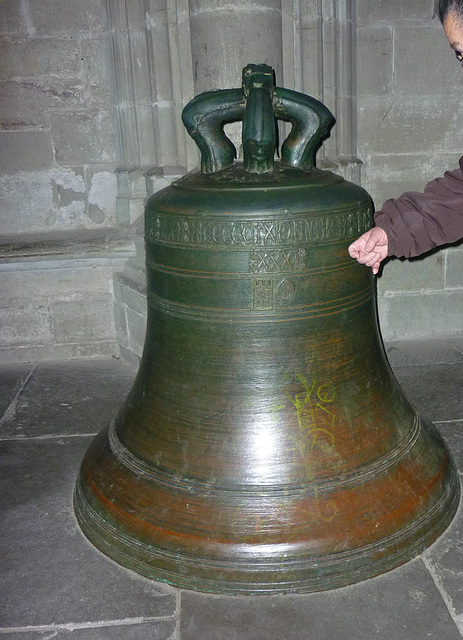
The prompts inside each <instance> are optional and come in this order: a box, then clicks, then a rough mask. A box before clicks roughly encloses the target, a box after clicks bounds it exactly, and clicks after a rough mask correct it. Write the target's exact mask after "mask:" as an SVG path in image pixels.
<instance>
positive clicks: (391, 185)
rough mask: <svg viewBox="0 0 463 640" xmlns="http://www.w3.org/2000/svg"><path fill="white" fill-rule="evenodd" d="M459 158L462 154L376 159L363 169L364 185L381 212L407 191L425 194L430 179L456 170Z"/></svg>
mask: <svg viewBox="0 0 463 640" xmlns="http://www.w3.org/2000/svg"><path fill="white" fill-rule="evenodd" d="M459 157H460V153H457V154H434V155H421V154H417V155H412V154H404V155H400V154H389V155H384V156H373V157H370V158H368V159H366V162H365V164H364V166H363V167H362V184H363V186H364V187H365V189H366V190H367V191H368V192H369V193H370V195H371V196H372V198H373V200H374V202H375V206H376V209H379V208H380V207H381V205H382V204H383V202H384V201H385V200H387V199H388V198H396V197H398V196H399V195H400V194H402V193H403V192H404V191H422V190H423V189H424V187H425V185H426V184H427V183H428V182H429V181H430V180H433V179H434V178H437V177H438V176H442V175H443V174H444V172H445V171H446V170H448V169H455V168H457V167H458V159H459Z"/></svg>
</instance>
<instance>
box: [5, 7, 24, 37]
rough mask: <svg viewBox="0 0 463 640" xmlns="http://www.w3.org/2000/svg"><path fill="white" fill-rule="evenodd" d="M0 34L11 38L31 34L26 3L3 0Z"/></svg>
mask: <svg viewBox="0 0 463 640" xmlns="http://www.w3.org/2000/svg"><path fill="white" fill-rule="evenodd" d="M0 24H1V26H0V32H1V33H2V34H5V35H9V36H26V35H27V34H28V32H29V29H28V24H27V19H26V16H25V11H24V3H22V2H11V0H1V2H0Z"/></svg>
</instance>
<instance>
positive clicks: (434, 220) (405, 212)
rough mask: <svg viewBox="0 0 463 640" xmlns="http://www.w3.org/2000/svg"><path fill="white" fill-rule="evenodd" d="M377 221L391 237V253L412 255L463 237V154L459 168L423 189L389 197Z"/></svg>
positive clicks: (389, 249)
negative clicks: (419, 191) (392, 198)
mask: <svg viewBox="0 0 463 640" xmlns="http://www.w3.org/2000/svg"><path fill="white" fill-rule="evenodd" d="M374 218H375V223H376V224H377V225H378V226H379V227H381V228H382V229H384V231H385V232H386V234H387V237H388V255H394V256H398V257H402V256H403V257H405V258H411V257H413V256H419V255H421V254H422V253H425V252H426V251H429V250H430V249H433V248H434V247H439V246H440V245H443V244H447V243H449V242H456V241H457V240H459V239H460V238H462V237H463V158H461V159H460V168H459V169H455V170H454V171H447V172H446V173H445V174H444V176H443V177H442V178H436V180H432V182H429V183H428V184H427V185H426V187H425V189H424V192H423V193H418V192H414V191H412V192H408V193H404V194H402V195H401V196H400V197H399V198H397V199H395V200H387V201H386V202H385V203H384V204H383V206H382V207H381V210H380V211H378V212H376V213H375V216H374Z"/></svg>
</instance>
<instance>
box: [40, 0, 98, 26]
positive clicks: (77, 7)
mask: <svg viewBox="0 0 463 640" xmlns="http://www.w3.org/2000/svg"><path fill="white" fill-rule="evenodd" d="M29 7H30V9H29V11H30V16H31V18H32V23H33V25H34V28H35V31H36V33H38V34H50V33H56V32H59V31H71V30H79V31H88V30H91V31H101V30H102V29H103V24H102V14H101V9H100V5H99V3H98V2H95V1H94V0H79V2H63V1H62V0H47V2H43V0H29Z"/></svg>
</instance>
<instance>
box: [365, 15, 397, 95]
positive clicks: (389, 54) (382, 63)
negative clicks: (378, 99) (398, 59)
mask: <svg viewBox="0 0 463 640" xmlns="http://www.w3.org/2000/svg"><path fill="white" fill-rule="evenodd" d="M357 46H358V49H357V55H358V74H357V88H358V95H367V96H372V95H385V94H389V93H390V92H391V90H392V83H393V79H392V71H393V34H392V29H391V27H382V28H379V29H359V30H358V33H357Z"/></svg>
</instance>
